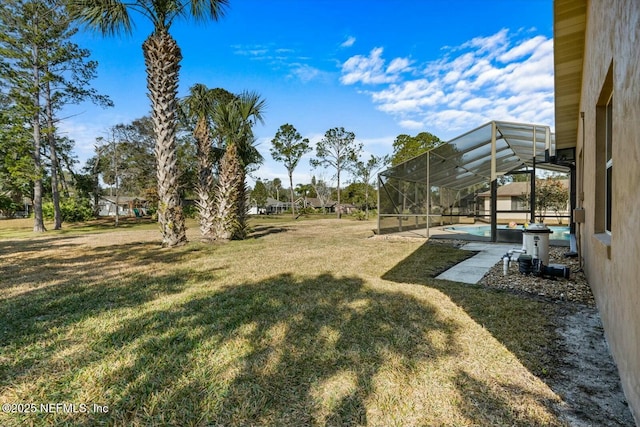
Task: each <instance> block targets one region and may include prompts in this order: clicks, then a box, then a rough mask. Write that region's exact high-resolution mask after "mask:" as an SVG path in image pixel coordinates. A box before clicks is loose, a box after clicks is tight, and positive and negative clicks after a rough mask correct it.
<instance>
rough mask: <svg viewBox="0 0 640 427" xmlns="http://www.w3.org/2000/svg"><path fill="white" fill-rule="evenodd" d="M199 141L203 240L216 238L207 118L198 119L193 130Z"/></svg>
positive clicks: (199, 189) (198, 156)
mask: <svg viewBox="0 0 640 427" xmlns="http://www.w3.org/2000/svg"><path fill="white" fill-rule="evenodd" d="M193 134H194V136H195V138H196V140H197V142H198V153H197V158H198V187H197V192H198V202H197V203H198V214H199V217H200V234H201V235H202V240H204V241H209V240H215V233H214V223H215V205H214V198H213V196H212V189H213V172H212V169H213V165H212V164H211V138H210V137H209V129H208V128H207V122H206V120H204V119H202V120H198V123H197V124H196V128H195V130H194V132H193Z"/></svg>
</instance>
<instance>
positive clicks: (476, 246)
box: [436, 242, 521, 285]
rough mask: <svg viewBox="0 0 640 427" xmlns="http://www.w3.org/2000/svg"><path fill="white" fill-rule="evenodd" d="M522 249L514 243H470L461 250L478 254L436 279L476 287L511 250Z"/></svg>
mask: <svg viewBox="0 0 640 427" xmlns="http://www.w3.org/2000/svg"><path fill="white" fill-rule="evenodd" d="M520 247H521V246H519V245H518V244H513V243H484V242H472V243H468V244H466V245H464V246H462V247H461V248H460V249H464V250H467V251H477V252H478V253H477V254H476V255H474V256H472V257H471V258H469V259H466V260H464V261H462V262H461V263H458V264H456V265H454V266H453V267H451V268H450V269H448V270H447V271H445V272H443V273H442V274H440V275H439V276H437V277H436V279H441V280H450V281H452V282H461V283H469V284H472V285H474V284H476V283H478V282H479V281H480V279H482V277H483V276H484V275H485V274H486V273H487V272H488V271H489V270H490V269H491V267H493V266H494V265H496V264H497V263H498V262H500V261H501V260H502V256H503V255H504V254H506V253H507V251H508V250H509V249H520Z"/></svg>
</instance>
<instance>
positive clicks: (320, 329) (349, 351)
mask: <svg viewBox="0 0 640 427" xmlns="http://www.w3.org/2000/svg"><path fill="white" fill-rule="evenodd" d="M183 286H184V280H181V279H180V278H179V277H169V276H167V277H166V280H164V281H163V283H162V284H159V285H158V287H156V288H155V289H153V290H152V291H151V292H146V291H145V292H143V291H141V290H140V289H139V287H135V286H134V287H131V286H126V285H123V286H116V287H112V288H111V289H110V291H109V293H110V294H111V295H112V298H115V300H117V301H118V303H119V304H131V305H132V306H136V304H142V303H143V302H144V301H145V300H148V299H149V298H151V297H152V296H153V295H156V293H158V292H160V293H162V292H176V291H179V290H180V289H182V287H183ZM135 289H137V290H135ZM103 298H104V295H103V294H102V293H99V292H95V293H94V292H93V291H85V292H81V293H78V294H75V295H74V294H69V295H65V296H61V297H60V301H59V302H58V303H57V306H56V308H55V309H56V310H61V312H59V313H58V314H57V316H58V318H59V319H60V320H61V322H60V323H59V324H58V325H57V327H58V328H63V329H67V330H69V329H73V328H74V327H75V325H76V324H77V323H79V322H81V321H82V319H84V318H86V317H87V316H97V315H99V314H100V308H99V307H100V306H101V305H102V304H103ZM65 299H66V300H65ZM96 306H98V309H96V310H95V311H94V308H95V307H96ZM65 307H66V308H65ZM23 316H24V317H25V318H29V316H28V315H26V316H25V315H24V313H23ZM62 319H64V320H63V321H62ZM458 328H459V325H457V324H455V323H454V322H451V321H449V320H446V319H442V318H441V316H440V315H438V313H437V308H436V307H433V306H431V305H430V304H429V303H426V302H425V301H421V300H417V299H415V298H414V297H411V296H409V295H406V294H403V293H395V292H382V291H376V290H373V289H371V288H369V287H367V286H365V285H364V282H363V281H362V280H361V279H359V278H354V277H340V278H338V277H334V276H332V275H330V274H323V275H319V276H314V277H309V278H302V279H299V278H294V277H293V276H291V275H288V274H283V275H279V276H275V277H272V278H270V279H268V280H265V281H262V282H260V283H242V284H238V285H237V286H231V287H227V288H222V289H218V290H216V291H212V292H204V291H203V292H202V295H201V296H199V297H194V298H190V299H187V300H185V301H183V302H181V303H178V302H176V303H175V304H171V305H170V306H169V307H166V306H158V307H157V309H154V308H151V309H147V310H146V311H145V312H144V313H142V312H141V313H140V315H138V316H135V317H134V318H128V319H126V320H123V321H121V322H117V324H116V325H115V327H113V325H112V326H110V327H109V328H108V331H105V333H104V334H103V335H101V336H100V337H99V338H98V339H96V341H95V342H92V343H90V344H89V347H90V348H91V353H90V354H88V355H87V354H84V355H82V354H75V355H72V356H70V357H69V358H68V359H67V366H71V367H72V368H71V369H70V370H69V371H68V372H63V373H58V374H57V375H62V376H64V377H68V378H69V381H70V382H71V383H73V381H76V380H77V378H78V375H79V374H78V372H76V371H74V372H72V370H78V369H81V370H82V369H88V370H91V372H92V374H91V379H90V380H89V381H90V383H91V384H90V386H89V387H92V388H95V390H93V392H92V393H93V395H95V396H99V398H101V399H103V400H102V401H101V402H99V403H101V404H108V405H109V408H110V411H109V413H108V414H67V415H65V414H55V415H52V416H51V418H49V419H48V421H52V422H56V423H58V424H59V425H63V424H64V423H65V422H68V423H69V424H70V425H71V424H72V425H86V426H89V425H94V424H95V423H96V422H98V421H99V422H100V423H106V424H118V425H210V424H214V425H216V424H217V425H367V424H370V423H371V420H368V419H367V410H366V404H367V402H366V401H367V399H368V398H369V397H370V396H371V395H372V394H373V393H374V392H375V391H376V388H377V387H380V386H379V385H376V384H374V378H375V377H376V376H377V375H378V374H385V375H387V374H388V373H386V371H385V372H381V369H382V368H383V367H385V368H389V367H390V366H392V367H393V369H394V370H396V371H397V372H398V373H401V374H403V375H411V373H412V372H413V371H414V370H415V369H416V365H417V364H418V363H421V362H426V363H437V361H438V360H439V359H440V358H441V357H443V356H451V355H455V354H457V351H458V349H457V343H456V342H455V338H454V337H455V335H456V332H457V330H458ZM430 331H437V332H438V333H439V334H441V335H443V336H446V337H447V342H446V343H445V344H442V343H440V344H438V345H434V344H433V343H432V342H431V341H430V340H429V339H427V338H426V337H427V335H428V334H429V332H430ZM42 333H44V331H43V330H42V329H33V330H30V331H28V332H27V336H26V337H25V335H24V334H23V333H18V332H15V333H12V334H10V335H8V336H6V337H5V338H4V339H3V345H6V346H9V347H16V346H20V345H24V344H26V343H27V342H28V341H33V340H38V339H39V338H38V337H40V334H42ZM54 356H55V354H53V352H50V353H44V354H41V356H40V357H41V359H40V360H28V361H29V362H32V363H33V364H34V365H38V366H40V367H43V368H44V369H45V370H46V369H47V368H46V367H47V366H48V365H49V363H51V361H52V359H53V358H54ZM74 358H75V360H74ZM25 363H26V362H25ZM97 367H101V368H100V369H98V368H97ZM28 370H29V366H13V367H11V368H10V369H8V370H5V371H4V372H3V375H2V382H3V383H4V384H16V383H19V382H20V380H24V379H23V378H20V377H18V376H16V375H15V374H14V373H15V372H25V371H28ZM43 375H45V377H44V378H41V380H40V381H44V382H45V384H46V381H47V380H46V374H44V373H43ZM389 375H390V374H389ZM51 381H52V384H51V387H52V388H56V387H59V386H57V385H56V381H59V379H58V380H56V379H55V378H53V379H51ZM78 393H79V390H77V388H74V387H73V384H70V387H69V388H68V390H66V389H65V391H64V392H62V391H61V390H60V389H57V390H55V391H52V395H51V396H55V397H56V398H57V399H58V400H62V401H77V399H78V397H77V396H78ZM51 396H46V395H45V396H43V399H44V400H46V401H48V400H50V398H51ZM33 420H34V419H33V418H29V415H25V416H24V417H23V418H22V419H21V421H24V422H29V421H33ZM374 424H375V423H374ZM36 425H37V423H36Z"/></svg>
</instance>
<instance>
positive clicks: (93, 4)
mask: <svg viewBox="0 0 640 427" xmlns="http://www.w3.org/2000/svg"><path fill="white" fill-rule="evenodd" d="M69 1H70V6H71V7H70V9H71V13H72V16H73V17H74V18H75V19H77V20H79V21H81V22H84V23H86V24H87V25H88V26H89V27H92V28H95V29H97V30H98V31H100V32H101V33H103V34H105V35H113V34H117V33H120V32H124V33H131V31H132V27H133V22H132V19H131V15H130V13H131V12H137V13H139V14H141V15H142V16H144V17H145V18H147V19H149V20H150V21H151V23H152V24H153V32H152V33H151V34H150V35H149V37H148V38H147V39H146V40H145V41H144V43H143V44H142V50H143V53H144V59H145V65H146V70H147V89H148V90H149V98H150V100H151V116H152V119H153V127H154V132H155V138H156V144H155V150H154V151H155V156H156V174H157V178H158V199H159V202H158V222H159V223H160V227H161V231H162V245H163V246H166V247H173V246H178V245H182V244H184V243H185V242H186V241H187V237H186V229H185V225H184V215H183V213H182V202H181V200H180V196H179V193H178V171H177V167H176V164H177V153H176V131H177V126H178V121H177V106H178V102H177V93H178V72H179V70H180V60H181V59H182V54H181V52H180V47H179V46H178V44H177V43H176V41H175V39H174V38H173V37H172V36H171V34H169V28H170V27H171V24H172V23H173V21H174V20H175V19H176V18H178V17H184V16H187V15H191V16H193V17H194V18H196V19H199V20H204V19H213V20H214V21H216V20H218V19H219V18H220V17H221V16H222V15H223V12H224V8H225V7H226V6H227V5H228V0H163V1H149V0H131V1H128V2H124V1H122V0H69Z"/></svg>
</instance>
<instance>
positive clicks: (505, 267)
mask: <svg viewBox="0 0 640 427" xmlns="http://www.w3.org/2000/svg"><path fill="white" fill-rule="evenodd" d="M510 259H511V257H510V256H509V255H505V256H503V257H502V275H503V276H506V275H507V273H509V260H510Z"/></svg>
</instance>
